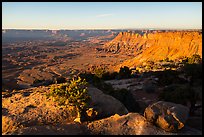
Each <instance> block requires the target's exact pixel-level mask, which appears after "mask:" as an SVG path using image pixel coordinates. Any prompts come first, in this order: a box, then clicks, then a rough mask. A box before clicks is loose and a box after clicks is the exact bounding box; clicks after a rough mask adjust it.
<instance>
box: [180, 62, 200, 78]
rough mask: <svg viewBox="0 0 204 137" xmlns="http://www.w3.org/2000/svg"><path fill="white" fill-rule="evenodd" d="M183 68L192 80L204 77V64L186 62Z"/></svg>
mask: <svg viewBox="0 0 204 137" xmlns="http://www.w3.org/2000/svg"><path fill="white" fill-rule="evenodd" d="M182 70H183V72H184V73H185V74H187V76H190V77H191V79H192V80H195V79H202V64H185V65H184V67H183V68H182Z"/></svg>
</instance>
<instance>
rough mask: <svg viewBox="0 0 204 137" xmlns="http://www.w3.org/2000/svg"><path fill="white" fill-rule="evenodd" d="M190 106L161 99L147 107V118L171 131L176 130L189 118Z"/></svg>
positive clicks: (145, 113)
mask: <svg viewBox="0 0 204 137" xmlns="http://www.w3.org/2000/svg"><path fill="white" fill-rule="evenodd" d="M188 114H189V108H188V107H185V106H183V105H180V104H175V103H171V102H164V101H159V102H156V103H154V104H152V105H150V106H148V107H147V108H146V109H145V112H144V116H145V118H146V119H147V120H148V121H149V122H151V123H153V124H155V125H157V126H159V127H160V128H162V129H164V130H165V131H169V132H176V131H178V130H179V129H181V128H183V127H184V124H185V122H186V120H187V119H188Z"/></svg>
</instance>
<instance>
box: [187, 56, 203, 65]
mask: <svg viewBox="0 0 204 137" xmlns="http://www.w3.org/2000/svg"><path fill="white" fill-rule="evenodd" d="M201 62H202V59H201V57H200V55H198V54H193V55H192V57H190V58H188V63H189V64H199V63H201Z"/></svg>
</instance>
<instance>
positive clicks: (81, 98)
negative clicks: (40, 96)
mask: <svg viewBox="0 0 204 137" xmlns="http://www.w3.org/2000/svg"><path fill="white" fill-rule="evenodd" d="M87 85H88V83H87V82H86V80H85V79H81V77H78V78H77V79H75V78H73V79H72V80H71V81H69V82H67V83H62V84H58V85H52V86H51V87H50V92H49V94H47V97H50V96H51V97H53V98H54V100H55V101H57V102H58V103H59V105H65V106H75V107H76V109H77V112H78V115H77V117H78V118H80V117H81V114H82V113H84V111H85V110H86V108H87V106H88V102H89V101H90V99H91V97H90V95H88V90H87Z"/></svg>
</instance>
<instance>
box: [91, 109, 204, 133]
mask: <svg viewBox="0 0 204 137" xmlns="http://www.w3.org/2000/svg"><path fill="white" fill-rule="evenodd" d="M87 127H88V129H89V131H90V132H91V134H95V135H201V134H202V133H201V131H200V130H196V129H193V128H190V127H185V128H183V129H182V130H180V131H179V132H177V133H171V132H166V131H164V130H162V129H161V128H158V127H156V126H154V125H153V124H151V123H150V122H148V121H147V120H146V119H145V118H144V117H143V116H142V115H140V114H138V113H128V114H127V115H123V116H119V115H117V114H116V115H113V116H111V117H108V118H105V119H101V120H98V121H93V122H91V123H89V124H88V125H87Z"/></svg>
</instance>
